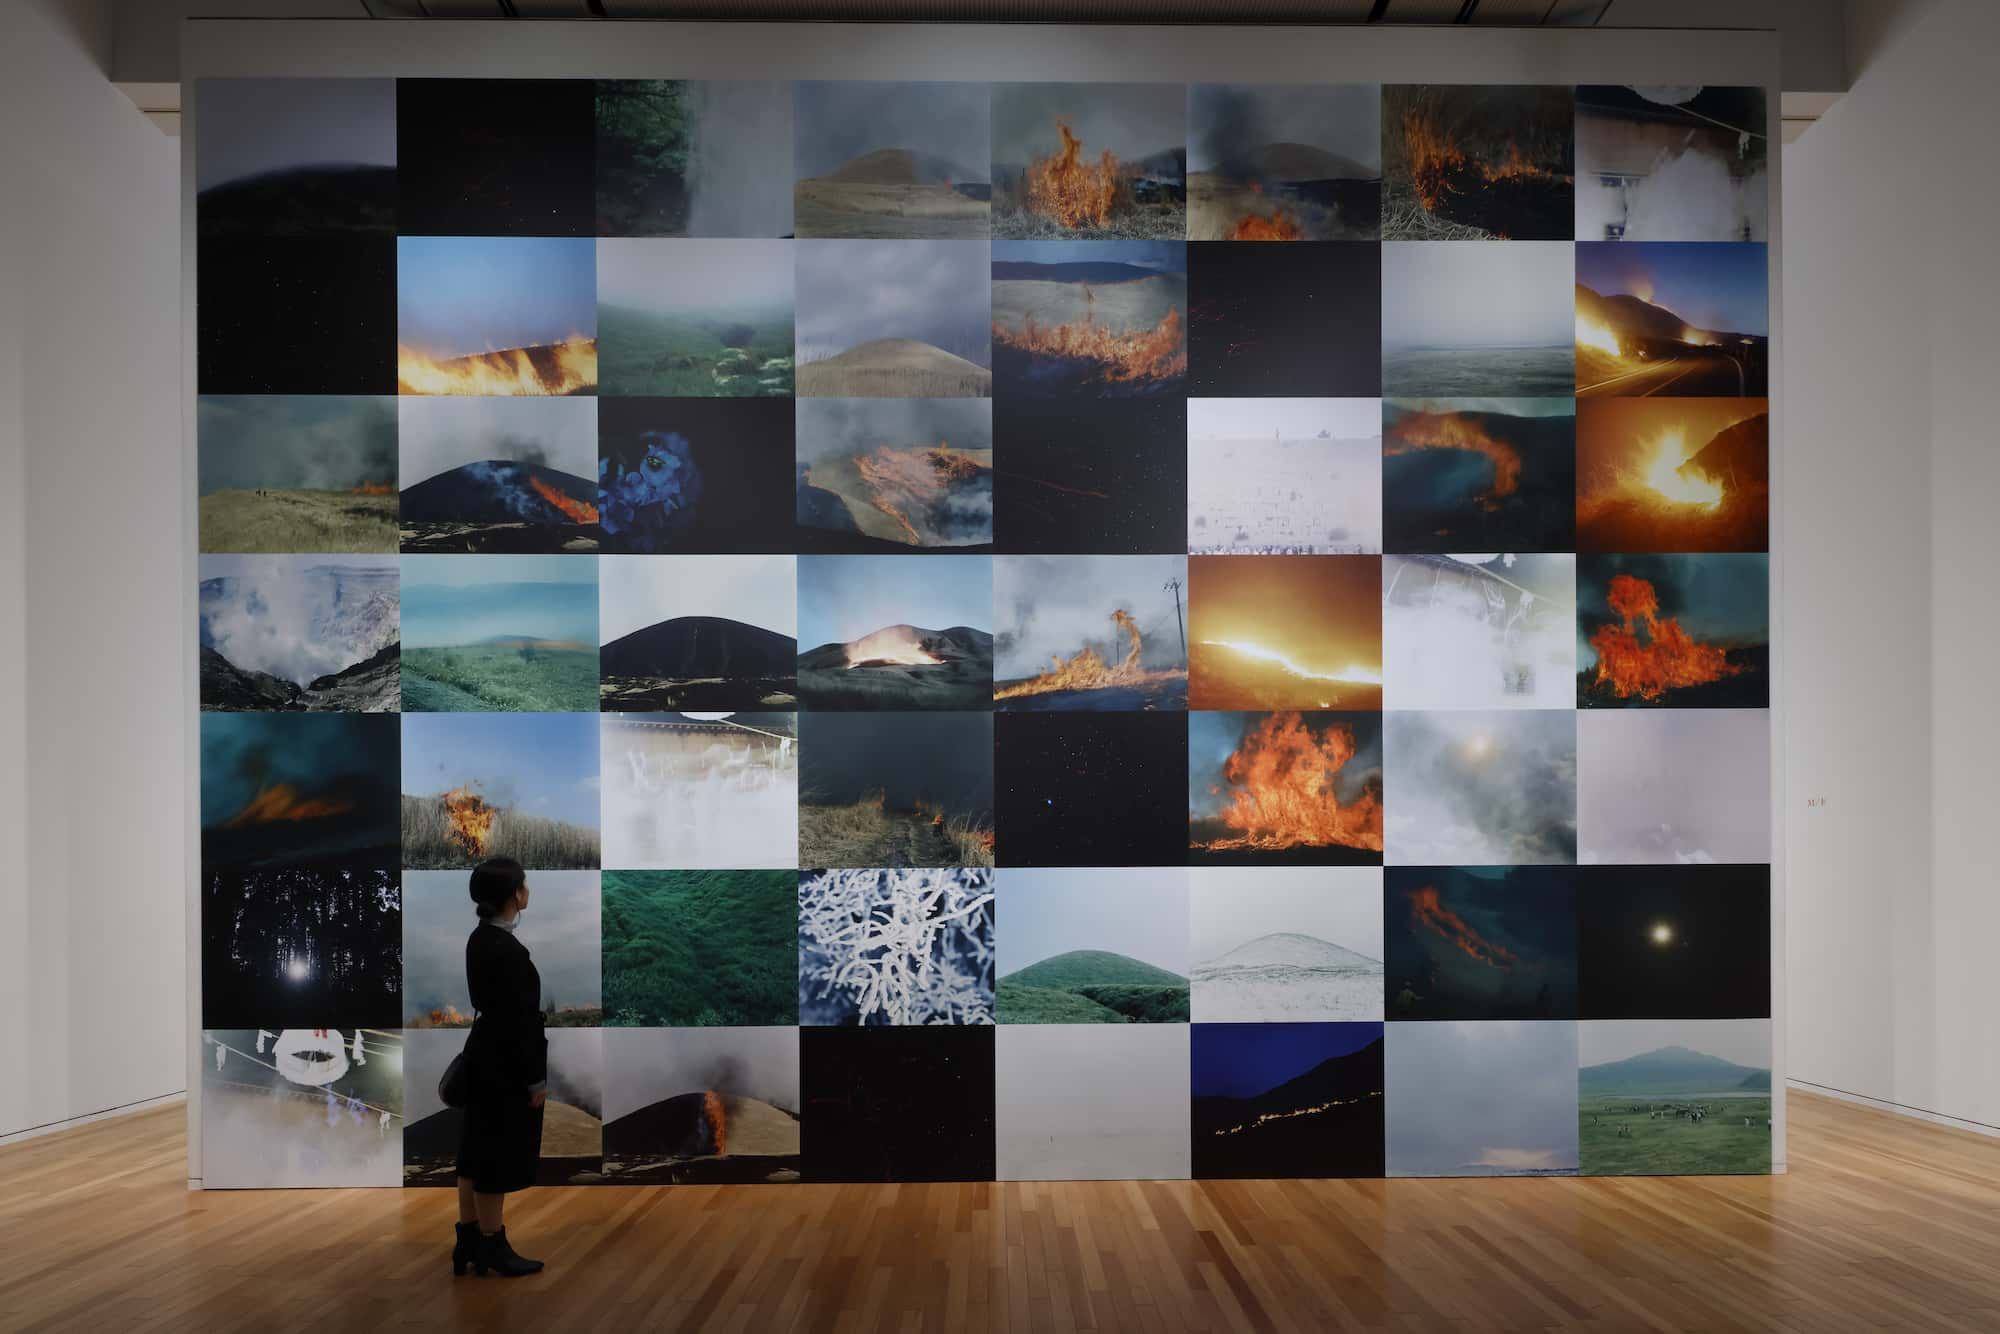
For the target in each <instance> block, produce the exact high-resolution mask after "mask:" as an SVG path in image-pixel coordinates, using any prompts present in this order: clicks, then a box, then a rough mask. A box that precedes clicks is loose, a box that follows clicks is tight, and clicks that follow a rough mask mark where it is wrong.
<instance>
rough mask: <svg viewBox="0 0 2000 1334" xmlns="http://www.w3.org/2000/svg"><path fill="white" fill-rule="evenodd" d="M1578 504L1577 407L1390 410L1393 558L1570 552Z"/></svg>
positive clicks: (1469, 403) (1386, 512) (1388, 529)
mask: <svg viewBox="0 0 2000 1334" xmlns="http://www.w3.org/2000/svg"><path fill="white" fill-rule="evenodd" d="M1575 503H1576V405H1575V401H1574V400H1572V399H1569V398H1500V399H1483V398H1451V399H1388V400H1385V401H1384V402H1383V404H1382V530H1383V532H1382V545H1383V547H1384V549H1385V550H1389V551H1403V552H1427V553H1443V552H1451V551H1484V550H1488V549H1490V548H1493V547H1499V548H1501V549H1503V550H1513V551H1569V550H1572V549H1573V548H1574V546H1575V536H1576V529H1575Z"/></svg>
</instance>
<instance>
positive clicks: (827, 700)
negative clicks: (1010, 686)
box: [798, 556, 993, 709]
mask: <svg viewBox="0 0 2000 1334" xmlns="http://www.w3.org/2000/svg"><path fill="white" fill-rule="evenodd" d="M798 590H799V591H798V596H799V646H800V647H799V699H800V701H801V703H802V704H803V705H804V707H806V708H808V709H991V708H992V707H993V632H992V630H991V628H990V627H991V626H992V624H993V562H992V559H991V558H990V557H987V556H801V557H799V580H798ZM808 644H810V645H812V647H811V648H807V647H806V645H808Z"/></svg>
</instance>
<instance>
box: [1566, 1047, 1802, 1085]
mask: <svg viewBox="0 0 2000 1334" xmlns="http://www.w3.org/2000/svg"><path fill="white" fill-rule="evenodd" d="M1759 1080H1761V1081H1762V1082H1761V1083H1759V1082H1758V1081H1759ZM1770 1087H1771V1072H1770V1071H1769V1070H1759V1069H1756V1068H1754V1067H1751V1066H1747V1065H1737V1064H1735V1063H1734V1062H1732V1061H1725V1060H1723V1059H1722V1058H1721V1057H1719V1056H1710V1055H1708V1054H1707V1053H1705V1052H1698V1051H1692V1050H1690V1049H1689V1048H1686V1047H1661V1048H1659V1049H1657V1050H1655V1051H1649V1052H1645V1053H1642V1054H1641V1055H1638V1056H1630V1057H1627V1058H1626V1059H1624V1060H1622V1061H1607V1062H1605V1063H1604V1064H1602V1065H1587V1066H1585V1067H1583V1069H1581V1070H1579V1071H1578V1072H1577V1089H1578V1091H1579V1092H1581V1093H1731V1092H1736V1091H1739V1090H1741V1091H1746V1092H1747V1091H1750V1090H1753V1089H1754V1090H1764V1091H1768V1090H1769V1089H1770Z"/></svg>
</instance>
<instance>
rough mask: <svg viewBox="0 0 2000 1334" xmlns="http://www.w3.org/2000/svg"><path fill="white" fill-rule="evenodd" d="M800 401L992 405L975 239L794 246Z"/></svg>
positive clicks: (986, 317) (981, 267)
mask: <svg viewBox="0 0 2000 1334" xmlns="http://www.w3.org/2000/svg"><path fill="white" fill-rule="evenodd" d="M792 257H793V266H792V267H793V274H794V281H795V283H796V284H797V291H798V334H797V344H798V393H799V396H800V397H801V398H991V397H992V396H993V370H992V365H993V354H992V345H991V334H990V330H989V324H990V313H991V308H992V301H991V278H990V276H989V275H988V273H987V256H986V245H985V243H984V242H980V241H798V242H795V243H793V246H792Z"/></svg>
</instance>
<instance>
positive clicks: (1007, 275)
mask: <svg viewBox="0 0 2000 1334" xmlns="http://www.w3.org/2000/svg"><path fill="white" fill-rule="evenodd" d="M1186 249H1187V247H1185V246H1182V245H1177V244H1174V243H1173V242H1169V241H995V242H994V243H993V374H994V383H995V392H996V393H997V394H998V395H1000V396H1001V397H1020V398H1071V397H1084V398H1125V397H1134V396H1139V395H1145V394H1165V393H1172V392H1174V391H1176V390H1178V389H1180V388H1181V385H1182V381H1183V380H1184V378H1185V377H1186V375H1187V365H1188V361H1187V256H1186Z"/></svg>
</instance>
